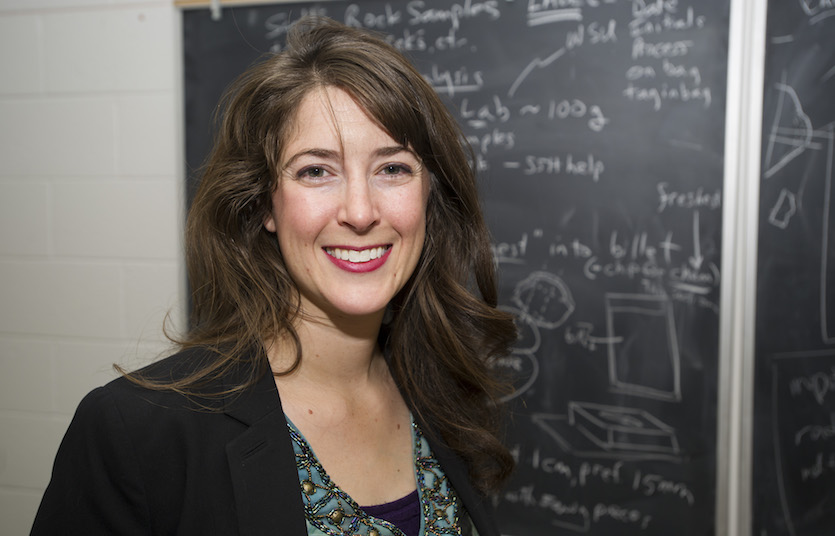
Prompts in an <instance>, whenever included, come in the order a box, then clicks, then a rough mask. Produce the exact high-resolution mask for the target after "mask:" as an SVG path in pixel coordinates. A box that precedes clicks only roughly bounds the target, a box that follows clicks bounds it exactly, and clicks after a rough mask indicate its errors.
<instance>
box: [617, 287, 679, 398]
mask: <svg viewBox="0 0 835 536" xmlns="http://www.w3.org/2000/svg"><path fill="white" fill-rule="evenodd" d="M605 303H606V331H607V336H608V343H607V344H608V358H609V388H610V390H612V391H613V392H617V393H626V394H631V395H635V396H643V397H646V398H654V399H659V400H673V401H679V400H681V363H680V357H679V349H678V339H677V337H676V326H675V318H674V317H673V309H672V306H671V304H670V300H669V299H668V298H667V297H666V296H658V295H649V294H617V293H610V294H607V295H606V301H605Z"/></svg>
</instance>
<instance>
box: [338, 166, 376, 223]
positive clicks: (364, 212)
mask: <svg viewBox="0 0 835 536" xmlns="http://www.w3.org/2000/svg"><path fill="white" fill-rule="evenodd" d="M338 217H339V223H340V225H346V226H348V227H351V228H352V229H353V230H354V231H356V232H358V233H361V232H365V231H368V230H369V229H371V228H372V227H373V226H374V224H376V223H377V222H378V221H379V211H378V207H377V203H376V202H375V200H374V195H373V192H372V188H371V185H370V184H369V182H368V180H366V179H365V177H362V178H357V179H349V180H348V181H347V182H346V188H345V195H344V198H343V202H342V206H341V207H340V209H339V216H338Z"/></svg>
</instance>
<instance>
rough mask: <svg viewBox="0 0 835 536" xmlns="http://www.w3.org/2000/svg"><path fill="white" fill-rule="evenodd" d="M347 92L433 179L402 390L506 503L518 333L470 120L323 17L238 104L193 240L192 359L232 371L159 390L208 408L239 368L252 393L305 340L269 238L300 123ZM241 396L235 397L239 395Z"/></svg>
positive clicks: (405, 324) (400, 373)
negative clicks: (274, 356) (482, 199)
mask: <svg viewBox="0 0 835 536" xmlns="http://www.w3.org/2000/svg"><path fill="white" fill-rule="evenodd" d="M323 87H336V88H339V89H342V90H344V91H346V92H347V93H348V94H350V95H351V96H352V97H353V98H354V99H355V101H356V102H357V103H358V104H359V105H360V107H362V108H363V109H364V110H365V111H366V113H367V114H368V115H369V117H371V118H373V119H374V120H375V121H377V122H378V123H379V125H380V126H381V128H382V129H383V130H385V131H386V132H387V133H388V134H389V135H390V136H391V137H392V138H393V139H395V140H397V141H398V142H399V143H402V144H403V145H404V146H409V147H411V148H412V149H413V150H414V151H415V153H416V154H417V155H418V156H419V157H420V158H421V160H422V161H423V164H424V165H425V166H426V167H427V168H428V170H429V171H430V173H431V177H432V183H431V188H430V195H429V202H428V206H427V224H426V225H427V229H426V240H425V243H424V249H423V251H422V255H421V258H420V261H419V263H418V266H417V268H416V270H415V273H414V274H413V275H412V277H411V279H410V280H409V282H408V283H407V285H406V286H405V287H404V289H402V290H401V292H400V293H399V294H398V296H397V297H396V298H395V300H394V301H393V303H392V304H391V306H390V308H391V311H392V313H393V315H392V320H391V321H390V323H389V327H388V329H387V331H388V332H389V334H390V335H389V340H388V343H387V355H388V359H389V365H390V368H391V372H392V374H393V376H394V378H395V381H396V382H397V383H398V385H399V386H400V389H401V391H402V393H403V395H404V397H405V398H406V400H407V403H408V404H409V406H410V407H411V409H412V410H413V411H414V412H415V413H416V414H417V416H418V418H420V419H421V420H423V421H425V422H428V423H429V424H430V425H431V426H430V428H431V429H433V430H435V431H436V432H437V433H439V434H440V436H441V438H442V439H443V441H445V442H446V444H447V445H449V446H450V447H451V448H452V449H453V450H454V451H456V452H457V453H458V454H459V455H460V456H461V457H462V458H463V459H464V460H465V461H466V462H467V463H468V466H469V468H470V473H471V477H472V478H473V481H474V483H475V484H476V486H477V487H478V488H479V489H481V490H482V491H484V492H487V491H490V490H495V489H497V487H498V485H499V484H500V483H501V482H502V481H503V480H504V479H505V478H506V477H507V476H508V474H509V472H510V470H511V469H512V466H513V462H512V458H511V457H510V455H509V453H508V451H507V449H506V448H505V447H504V446H503V445H502V443H501V442H500V441H499V439H498V438H497V433H498V431H499V426H500V420H499V418H498V415H499V413H500V412H499V404H498V402H497V398H498V396H499V395H500V394H501V393H502V385H503V384H501V383H500V382H498V381H497V380H496V379H495V378H494V377H493V375H492V373H491V367H490V363H491V360H493V359H495V358H496V357H498V356H501V355H504V354H505V353H507V351H508V348H509V346H510V344H512V343H513V341H514V340H515V336H516V331H515V328H514V325H513V321H512V318H511V317H510V316H509V315H507V314H505V313H503V312H501V311H499V310H497V309H496V300H497V296H496V274H495V269H494V264H493V258H492V255H491V251H490V243H489V236H488V232H487V227H486V225H485V222H484V219H483V216H482V213H481V208H480V205H479V200H478V193H477V186H476V178H475V173H474V171H473V167H472V162H473V155H472V153H471V151H470V149H469V146H468V145H467V144H466V142H465V140H464V137H463V135H462V133H461V130H460V128H459V127H458V125H457V123H456V122H455V120H454V119H453V118H452V116H451V115H450V114H449V112H448V111H447V109H446V108H445V106H444V105H443V103H442V102H441V100H440V99H439V97H438V96H437V94H436V93H435V91H434V90H433V89H432V87H431V86H430V85H429V84H428V83H427V82H426V81H425V80H424V79H423V77H422V76H421V75H420V73H419V72H418V71H417V70H416V69H415V68H414V67H413V66H412V65H411V64H410V63H409V62H408V61H407V60H406V59H405V58H404V57H403V55H402V54H400V53H399V52H398V51H397V50H396V49H395V48H394V47H392V46H390V45H389V44H387V43H386V42H385V41H384V40H382V39H380V38H378V37H376V36H374V35H372V34H370V33H368V32H366V31H363V30H358V29H355V28H349V27H347V26H344V25H341V24H339V23H336V22H334V21H331V20H328V19H323V18H306V19H303V20H302V21H300V22H298V23H296V24H295V25H294V27H293V28H292V30H291V31H290V33H289V34H288V40H287V46H286V49H285V50H284V51H283V52H281V53H278V54H274V55H270V56H268V57H266V58H265V59H263V60H262V61H261V62H259V63H258V64H256V65H255V66H254V67H252V68H250V69H249V70H248V71H247V72H245V73H244V74H243V75H242V76H241V77H240V78H239V79H238V80H237V81H236V82H235V83H234V84H233V85H232V86H231V87H230V89H229V90H228V91H227V93H226V95H225V97H224V100H223V102H222V103H221V109H222V110H223V114H222V121H221V124H220V128H219V132H218V134H217V137H216V140H215V144H214V148H213V150H212V152H211V154H210V156H209V159H208V161H207V164H206V166H205V169H204V171H203V175H202V179H201V183H200V185H199V187H198V190H197V192H196V195H195V198H194V200H193V203H192V206H191V210H190V212H189V217H188V223H187V226H186V262H187V265H188V274H189V278H190V284H191V286H192V294H191V296H192V300H193V310H192V319H191V325H190V329H189V332H188V333H187V335H186V337H185V340H184V341H181V345H182V346H183V347H193V346H204V347H209V348H212V349H213V350H215V352H216V353H217V356H218V357H217V359H216V360H214V361H213V362H211V363H207V364H206V365H205V366H204V367H203V368H201V369H199V370H197V371H196V372H194V373H193V374H191V375H189V376H187V377H185V378H181V379H179V380H176V381H167V382H165V383H164V384H163V385H161V384H159V383H154V382H152V381H151V380H149V379H147V378H145V379H143V378H141V377H134V380H135V381H139V382H141V383H145V384H148V383H151V384H153V385H149V386H152V387H154V388H166V389H174V390H177V391H180V392H183V393H186V394H193V393H196V392H198V391H199V389H200V388H201V387H204V386H205V385H206V384H207V383H208V382H210V381H212V380H213V379H215V378H217V377H219V376H221V375H223V374H224V373H225V372H226V371H227V370H228V369H229V368H230V367H237V366H239V365H241V364H244V365H245V366H246V368H248V370H249V371H250V376H249V379H248V380H247V381H246V382H244V383H243V384H241V385H239V386H237V387H236V390H238V391H240V390H243V389H245V388H247V387H248V386H250V385H252V384H253V383H254V382H256V381H257V380H258V379H259V378H260V377H262V375H263V374H265V373H266V372H267V371H268V370H269V363H268V361H267V358H266V351H265V343H266V341H269V340H275V339H277V338H278V337H279V336H282V335H289V336H290V337H291V339H292V340H294V341H295V342H296V349H297V354H296V355H297V358H296V364H298V362H299V360H300V359H302V348H301V347H300V345H299V343H298V337H297V335H296V332H295V330H294V328H293V320H294V319H295V318H296V316H297V315H298V314H299V309H298V307H299V296H298V290H297V289H296V286H295V285H294V283H293V280H292V279H291V278H290V275H289V274H288V271H287V269H286V267H285V264H284V261H283V259H282V255H281V252H280V250H279V248H278V244H277V241H276V237H275V235H274V234H272V233H269V232H267V231H266V229H264V226H263V222H264V220H265V219H266V217H267V216H268V214H269V212H270V210H271V194H272V192H273V191H274V189H275V188H276V181H277V171H278V169H279V166H280V158H281V156H282V154H281V153H282V147H283V145H284V142H285V140H286V139H287V136H288V129H289V128H290V127H291V125H292V121H293V119H294V117H295V115H294V114H295V112H296V110H297V109H298V107H299V105H300V103H301V101H302V99H303V98H304V97H305V96H306V95H307V94H308V93H309V92H311V91H312V90H315V89H317V88H323ZM224 394H229V393H224Z"/></svg>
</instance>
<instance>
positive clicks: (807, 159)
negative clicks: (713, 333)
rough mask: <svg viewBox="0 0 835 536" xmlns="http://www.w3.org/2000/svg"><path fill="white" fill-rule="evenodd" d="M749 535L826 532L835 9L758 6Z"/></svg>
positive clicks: (832, 341) (832, 364) (834, 305)
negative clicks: (763, 12)
mask: <svg viewBox="0 0 835 536" xmlns="http://www.w3.org/2000/svg"><path fill="white" fill-rule="evenodd" d="M763 90H764V92H763V115H762V120H763V133H762V152H761V178H760V198H759V207H760V208H759V240H758V244H759V246H758V247H759V251H758V259H757V293H756V296H757V305H756V335H755V338H756V344H755V354H756V355H755V391H754V395H755V400H754V429H753V441H752V443H753V462H752V465H753V472H752V489H753V495H752V512H753V518H752V528H753V531H752V532H753V534H756V535H758V536H766V535H768V536H774V535H783V534H785V535H790V536H812V535H823V534H833V533H835V233H833V231H835V212H833V210H835V204H834V203H833V198H832V196H833V193H835V191H834V190H833V184H832V182H833V180H835V175H834V174H833V157H835V4H833V3H832V2H785V1H777V0H772V1H770V2H769V3H768V18H767V30H766V49H765V80H764V85H763Z"/></svg>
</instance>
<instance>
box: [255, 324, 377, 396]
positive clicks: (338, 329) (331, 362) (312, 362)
mask: <svg viewBox="0 0 835 536" xmlns="http://www.w3.org/2000/svg"><path fill="white" fill-rule="evenodd" d="M352 320H353V321H343V322H340V323H338V324H337V323H335V322H332V321H320V320H317V319H310V318H307V319H301V320H299V321H298V322H297V323H296V333H297V334H298V337H299V343H300V345H301V352H302V359H301V362H300V363H299V365H298V367H297V368H296V369H295V370H294V371H293V372H291V373H290V374H287V375H284V376H282V378H283V379H284V380H286V383H289V382H293V383H300V384H309V385H312V386H316V387H318V388H323V389H328V390H336V391H342V390H348V391H351V390H355V389H362V388H363V386H364V385H367V384H368V383H369V382H373V381H374V380H375V379H378V378H379V376H378V375H379V374H380V372H381V365H382V368H385V363H384V360H383V356H382V353H381V351H380V349H379V346H378V343H377V338H378V335H379V333H380V321H379V320H377V319H371V320H369V319H361V320H359V319H352ZM269 357H270V364H271V365H272V368H273V371H274V372H278V373H281V372H282V371H286V370H288V369H290V367H291V366H292V364H293V363H294V362H295V359H296V348H295V345H293V344H292V341H291V339H290V338H289V337H284V338H282V339H281V340H279V341H276V342H274V343H273V344H272V345H271V347H270V349H269Z"/></svg>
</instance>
